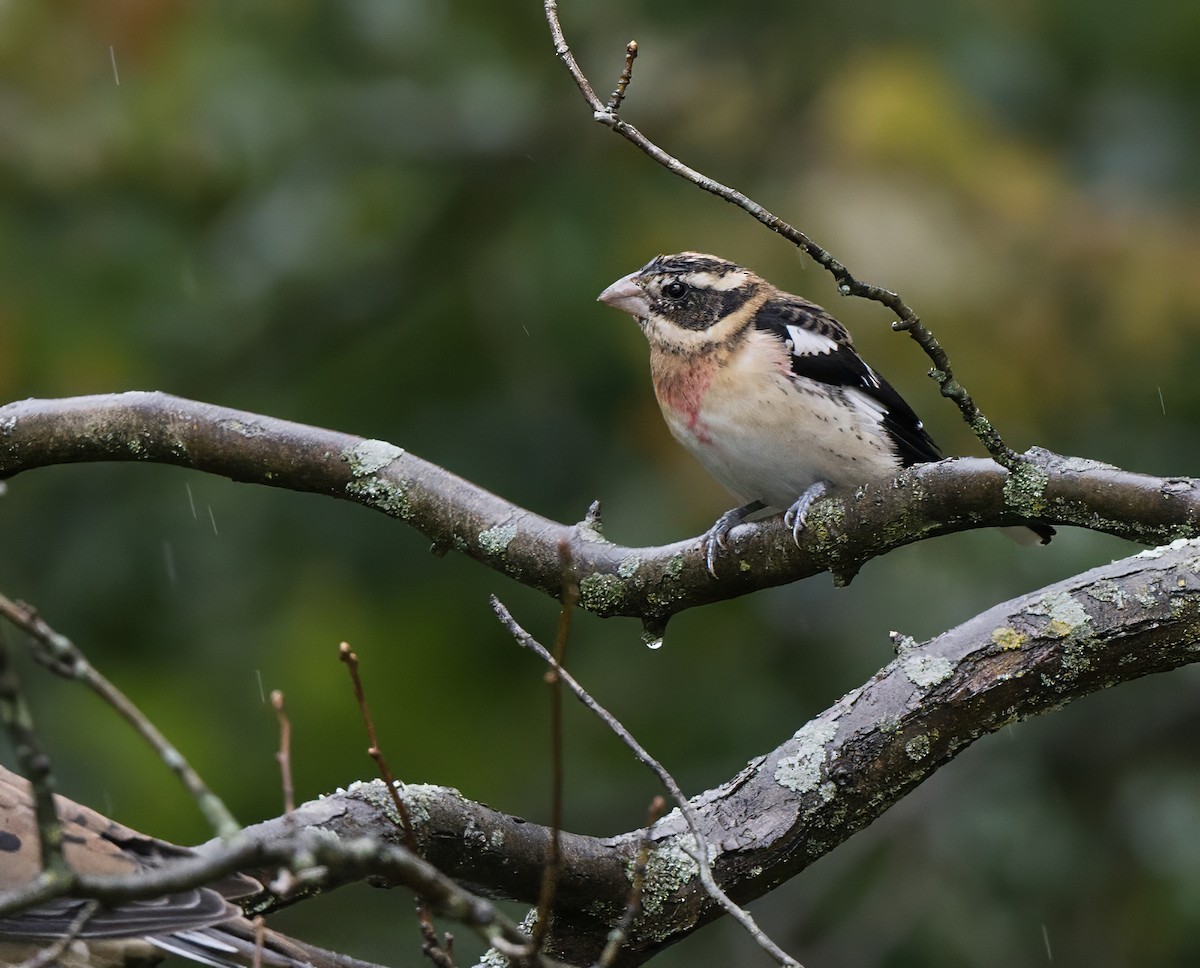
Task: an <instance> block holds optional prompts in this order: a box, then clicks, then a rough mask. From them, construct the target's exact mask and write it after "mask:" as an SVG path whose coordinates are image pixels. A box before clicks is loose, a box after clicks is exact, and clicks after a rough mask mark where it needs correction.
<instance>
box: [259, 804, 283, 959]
mask: <svg viewBox="0 0 1200 968" xmlns="http://www.w3.org/2000/svg"><path fill="white" fill-rule="evenodd" d="M289 812H290V811H289ZM266 938H267V922H266V921H264V920H263V919H262V915H259V916H258V917H256V918H255V919H254V956H253V958H252V960H251V968H262V953H263V943H264V942H265V941H266Z"/></svg>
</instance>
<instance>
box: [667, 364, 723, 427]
mask: <svg viewBox="0 0 1200 968" xmlns="http://www.w3.org/2000/svg"><path fill="white" fill-rule="evenodd" d="M653 369H654V370H656V372H655V373H654V393H655V396H657V397H658V403H659V406H660V407H662V408H663V410H664V411H668V412H669V413H671V414H673V415H674V416H675V418H676V419H677V420H679V421H680V422H682V423H683V424H685V425H686V426H687V430H688V433H689V434H690V435H691V436H692V437H693V438H695V440H696V441H697V442H699V443H701V444H711V443H712V438H711V437H709V435H708V432H707V431H706V430H705V428H704V422H703V421H702V420H701V419H700V405H701V403H702V402H703V401H704V395H705V394H706V393H707V392H708V388H709V387H710V386H711V385H712V382H713V377H714V376H715V375H716V368H715V367H713V366H686V367H680V366H663V367H655V368H653Z"/></svg>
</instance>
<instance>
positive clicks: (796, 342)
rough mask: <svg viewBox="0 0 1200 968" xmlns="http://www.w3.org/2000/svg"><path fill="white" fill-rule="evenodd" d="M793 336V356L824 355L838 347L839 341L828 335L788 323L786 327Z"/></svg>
mask: <svg viewBox="0 0 1200 968" xmlns="http://www.w3.org/2000/svg"><path fill="white" fill-rule="evenodd" d="M784 328H785V329H786V330H787V331H788V335H789V336H790V337H791V338H792V355H793V356H822V355H824V354H825V353H832V352H833V351H834V350H835V349H837V345H838V344H837V343H835V342H834V341H833V340H831V339H830V338H829V337H828V336H822V335H821V334H820V333H814V332H813V331H812V330H811V329H805V328H804V327H803V326H796V325H794V324H793V325H788V326H785V327H784Z"/></svg>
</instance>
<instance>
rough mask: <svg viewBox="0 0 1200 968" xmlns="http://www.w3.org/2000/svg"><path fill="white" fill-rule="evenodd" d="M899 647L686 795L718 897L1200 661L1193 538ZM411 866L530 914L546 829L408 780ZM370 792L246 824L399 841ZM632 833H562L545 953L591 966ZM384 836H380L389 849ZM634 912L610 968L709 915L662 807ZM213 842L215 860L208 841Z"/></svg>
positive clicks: (796, 868)
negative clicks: (1075, 716) (1043, 719)
mask: <svg viewBox="0 0 1200 968" xmlns="http://www.w3.org/2000/svg"><path fill="white" fill-rule="evenodd" d="M898 638H899V641H900V648H899V654H898V656H897V657H896V659H895V660H894V661H892V662H891V663H890V664H889V665H887V666H886V667H884V668H883V669H881V670H880V671H879V672H878V673H877V674H876V675H875V676H874V677H872V679H871V680H870V681H869V682H867V683H866V684H865V685H863V686H862V687H860V688H858V689H856V690H854V691H853V692H851V693H849V694H848V695H846V696H845V697H844V698H842V699H841V700H839V701H838V702H837V703H835V704H834V705H833V706H831V707H830V708H829V709H827V710H826V711H825V712H824V713H822V714H821V715H819V716H817V717H816V718H815V719H813V720H812V721H811V722H809V723H807V724H805V725H804V726H802V727H801V728H800V729H799V730H797V731H796V733H795V734H794V735H793V736H792V737H791V738H789V739H788V740H787V741H786V742H784V743H783V744H782V745H780V746H779V747H777V748H776V749H774V750H772V751H771V752H769V753H767V754H766V755H764V756H760V757H758V758H756V759H755V760H753V761H752V762H751V763H750V765H749V766H748V767H747V768H746V769H744V770H743V771H742V772H741V773H739V774H738V775H737V776H735V777H733V778H731V779H730V780H728V781H727V782H726V783H724V784H722V785H721V786H719V787H716V788H714V789H712V790H708V791H706V792H705V793H702V794H700V795H698V796H695V797H693V798H692V799H691V800H690V804H691V808H692V811H693V812H694V814H695V815H696V817H697V818H698V824H699V826H700V828H701V830H702V831H703V834H704V836H705V838H706V839H707V841H708V847H709V852H710V855H711V857H712V859H713V874H714V876H715V879H716V881H717V883H718V884H719V885H720V886H721V888H722V889H723V890H724V891H725V892H726V893H727V894H728V895H729V896H730V897H732V898H733V899H734V900H735V901H736V902H738V903H739V904H745V903H747V902H749V901H751V900H753V899H754V898H756V897H760V896H762V895H763V894H765V893H767V892H768V891H769V890H771V889H773V888H774V887H776V886H777V885H778V884H779V883H780V882H781V881H782V880H785V879H787V878H789V877H792V876H794V875H795V874H797V873H799V872H800V871H801V870H803V869H804V868H805V867H807V866H808V865H809V864H810V863H812V862H813V861H814V860H816V859H817V858H818V857H821V856H822V855H824V854H826V853H828V852H829V851H830V850H832V849H833V848H835V847H836V846H837V845H838V844H840V843H841V842H842V841H844V840H845V839H847V838H848V837H849V836H850V835H851V834H853V833H854V832H855V831H857V830H859V829H861V828H863V827H865V826H867V825H868V824H869V823H871V822H872V821H873V820H875V819H876V818H877V817H878V816H879V815H880V814H882V813H883V812H884V811H885V810H887V809H888V808H889V807H890V806H891V805H892V804H894V803H895V802H896V801H898V800H899V799H900V798H901V797H903V796H904V795H905V794H907V793H909V792H910V791H911V790H913V789H914V788H915V787H917V786H918V785H919V784H920V783H921V782H922V781H923V780H925V779H926V778H927V777H929V776H931V775H932V774H933V773H934V772H936V770H937V769H938V768H939V767H941V766H942V765H943V764H945V763H946V762H948V761H949V760H950V759H952V758H953V757H954V756H956V755H957V754H958V753H960V752H962V751H963V750H964V749H966V748H967V747H968V746H969V745H970V744H971V743H972V742H974V741H975V740H976V739H978V738H979V737H980V736H983V735H986V734H987V733H991V732H995V731H996V730H998V729H1001V728H1002V727H1004V726H1007V725H1009V724H1011V723H1014V722H1017V721H1019V720H1022V719H1027V718H1029V717H1031V716H1036V715H1039V714H1041V713H1044V712H1047V711H1049V710H1052V709H1057V708H1059V707H1060V706H1063V705H1065V704H1066V703H1068V702H1071V701H1072V700H1075V699H1079V698H1081V697H1083V696H1086V695H1089V694H1091V693H1093V692H1097V691H1099V690H1101V689H1104V688H1107V687H1110V686H1113V685H1116V684H1117V683H1120V682H1124V681H1128V680H1131V679H1136V678H1138V677H1140V676H1144V675H1148V674H1150V673H1153V672H1163V671H1166V670H1169V669H1173V668H1176V667H1178V666H1181V665H1185V664H1188V663H1191V662H1195V661H1197V659H1198V658H1200V541H1191V542H1186V541H1179V542H1175V543H1174V544H1172V545H1171V546H1170V547H1164V548H1158V549H1154V550H1152V551H1146V552H1142V553H1141V554H1138V555H1134V556H1133V557H1130V558H1126V559H1124V560H1122V561H1117V562H1114V563H1112V564H1110V565H1106V566H1104V567H1102V568H1096V569H1093V570H1091V571H1089V572H1086V573H1084V574H1082V575H1079V576H1076V577H1074V578H1071V579H1069V580H1067V581H1063V582H1059V583H1057V584H1054V585H1050V586H1048V587H1046V588H1044V589H1042V590H1040V591H1037V592H1033V593H1031V594H1029V595H1025V596H1022V597H1020V598H1017V599H1014V600H1012V601H1010V602H1006V603H1004V604H1002V605H998V606H996V607H995V608H992V609H989V610H988V611H986V612H984V613H982V614H981V615H978V616H976V617H975V618H973V619H971V620H969V621H968V622H965V623H964V624H962V625H960V626H958V627H957V628H954V629H951V630H950V631H948V632H945V633H943V634H941V635H939V636H936V637H935V638H933V639H930V640H929V641H927V642H923V643H916V642H914V641H912V640H911V639H906V638H905V637H903V636H900V637H898ZM406 796H408V797H409V798H410V802H413V803H415V804H417V808H416V809H414V811H413V812H414V817H415V818H416V825H415V832H416V837H417V841H418V844H419V845H420V849H421V853H422V856H423V857H425V859H426V860H428V861H429V862H430V863H431V864H433V865H434V866H435V867H437V868H438V869H439V870H440V871H442V872H443V873H444V874H446V875H448V876H449V877H451V878H453V879H454V880H455V881H457V882H459V883H462V884H466V885H470V886H471V887H472V888H473V889H474V890H477V891H480V892H481V893H484V894H486V895H488V896H493V897H508V898H514V899H517V900H521V901H525V902H528V903H533V902H534V901H535V900H536V898H537V896H538V889H539V885H540V880H541V869H542V865H543V864H544V859H545V854H546V849H547V845H548V843H549V840H550V836H551V832H550V830H549V828H546V827H542V826H539V825H537V824H532V823H525V822H523V821H520V820H518V819H517V818H514V817H510V816H507V815H505V814H502V813H499V812H497V811H495V810H492V809H491V808H489V807H485V806H483V805H481V804H477V803H472V802H471V801H469V800H467V799H465V798H464V797H463V796H462V795H461V794H460V793H458V791H456V790H449V789H446V788H442V787H431V786H409V787H407V788H406ZM390 810H391V808H390V801H389V799H388V797H387V793H386V791H385V790H384V789H383V787H382V784H380V783H378V782H376V783H370V784H356V785H355V786H354V787H352V788H351V791H350V792H349V793H347V794H342V795H337V796H334V797H331V798H328V799H325V800H321V801H318V802H316V803H313V804H306V805H304V806H303V807H301V808H300V810H299V811H298V814H297V815H294V816H293V817H291V818H280V819H277V820H271V821H267V822H266V823H263V824H259V825H257V826H255V827H252V828H249V830H248V831H247V836H248V837H250V838H251V839H253V840H254V841H256V842H257V841H263V842H267V843H269V842H272V841H273V840H274V839H275V838H278V837H279V836H281V835H283V834H284V833H286V831H287V830H289V829H292V828H293V827H294V826H295V825H296V824H297V823H299V824H302V825H303V826H305V827H306V828H309V827H311V828H314V829H319V830H322V831H326V832H329V833H335V834H337V835H338V836H339V837H362V836H363V835H364V834H367V835H370V836H371V837H372V838H385V839H384V840H383V842H384V843H389V842H394V838H396V837H398V836H399V834H398V832H397V830H396V829H395V822H394V819H389V811H390ZM644 836H645V832H644V831H640V830H639V831H629V832H627V833H624V834H621V835H619V836H615V837H608V838H596V837H584V836H580V835H574V834H569V833H565V832H564V833H563V834H562V835H561V838H562V840H561V852H562V853H561V856H562V870H561V872H560V876H559V885H558V894H557V898H556V904H555V911H554V922H553V929H552V932H551V937H550V939H549V942H548V946H547V951H548V952H549V953H551V954H553V955H555V956H556V957H558V958H561V959H562V960H564V961H566V962H568V963H570V964H590V963H592V962H593V961H594V960H595V959H596V958H597V957H598V956H599V953H600V951H601V950H602V948H603V946H604V942H605V938H606V937H607V933H608V931H609V930H610V929H611V927H612V926H613V925H615V924H617V923H618V922H619V921H620V920H621V918H622V917H623V914H624V911H625V907H626V903H627V898H628V894H629V887H630V883H629V879H630V877H631V876H632V874H631V869H632V862H633V860H634V858H635V857H636V855H637V852H638V849H639V844H640V843H641V841H642V839H643V837H644ZM389 837H390V838H393V840H392V841H388V840H386V838H389ZM650 839H651V842H652V844H653V849H652V850H651V852H650V856H649V861H648V866H647V874H646V883H645V891H644V895H643V912H642V915H641V917H640V918H639V919H638V921H637V922H636V923H635V924H634V926H633V927H632V928H631V930H630V932H629V940H628V943H627V946H626V948H625V949H624V950H623V952H622V953H621V955H620V957H618V959H617V960H616V962H615V964H617V965H623V966H629V965H637V964H641V963H643V962H644V961H646V960H647V959H648V958H650V957H651V956H652V955H653V954H654V953H655V952H656V951H658V950H661V949H662V948H663V947H665V946H667V945H669V944H672V943H674V942H675V941H678V940H680V939H681V938H683V937H685V936H687V935H688V934H690V933H691V932H692V931H694V930H695V929H696V928H697V927H699V926H701V925H702V924H704V923H706V922H708V921H710V920H712V919H713V918H715V917H718V916H719V915H720V912H721V909H720V907H719V906H718V905H717V903H716V902H715V901H713V900H712V898H710V897H709V896H708V894H707V893H706V892H705V891H704V890H702V889H700V887H699V884H698V878H699V872H698V868H697V866H696V864H695V862H694V860H692V859H691V857H690V856H689V854H688V851H689V849H694V846H693V845H694V839H693V835H692V833H691V831H690V830H689V829H688V826H687V824H686V822H685V820H684V819H683V817H682V816H681V815H680V813H679V811H678V810H676V811H673V812H672V813H670V814H668V815H667V816H666V817H664V818H663V819H662V820H660V821H659V822H658V823H656V824H655V825H654V826H653V827H652V828H651V831H650ZM217 849H220V848H219V847H218V848H217Z"/></svg>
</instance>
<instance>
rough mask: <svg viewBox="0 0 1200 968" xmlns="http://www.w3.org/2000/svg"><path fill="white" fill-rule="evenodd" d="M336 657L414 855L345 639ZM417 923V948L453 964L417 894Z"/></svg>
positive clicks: (413, 838) (408, 818)
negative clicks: (345, 676) (348, 676)
mask: <svg viewBox="0 0 1200 968" xmlns="http://www.w3.org/2000/svg"><path fill="white" fill-rule="evenodd" d="M338 658H339V659H341V661H342V662H343V663H344V664H345V666H346V668H347V670H349V672H350V683H351V685H352V686H353V687H354V699H355V701H356V702H357V703H358V711H359V712H360V713H361V714H362V718H363V726H364V727H365V729H366V731H367V742H368V743H369V744H370V745H369V746H368V747H367V755H368V756H370V757H371V759H372V760H374V761H375V769H376V770H378V771H379V778H380V779H381V780H383V783H384V786H386V787H387V791H388V795H389V796H390V797H391V798H392V805H393V806H394V807H395V808H396V813H397V814H399V816H400V829H401V830H402V831H403V833H404V844H405V846H406V847H407V848H408V849H409V851H411V852H412V853H413V854H414V855H415V854H419V853H420V849H419V847H418V846H417V834H416V831H415V830H414V829H413V822H412V814H411V813H410V812H409V809H408V804H406V803H405V802H404V798H403V797H401V796H400V791H399V789H398V786H397V781H396V778H395V777H394V776H393V775H392V770H391V767H389V766H388V762H387V758H386V757H385V756H384V755H383V748H382V747H381V746H380V745H379V734H378V733H377V732H376V731H375V719H374V717H372V716H371V707H370V706H369V705H368V704H367V694H366V690H364V689H363V683H362V677H361V676H360V675H359V671H358V656H357V655H356V654H355V653H354V652H353V651H352V650H351V648H350V643H349V642H343V643H341V645H339V646H338ZM417 923H418V925H419V926H420V929H421V939H422V942H421V951H422V952H423V953H424V954H425V956H426V957H427V958H429V960H430V961H432V962H433V963H434V964H436V965H438V968H454V962H453V960H451V958H450V957H449V955H447V953H446V952H445V951H444V950H443V948H442V946H441V944H440V943H439V941H438V936H437V930H436V929H435V928H434V926H433V917H432V914H431V913H430V910H429V905H428V904H427V903H426V901H425V898H424V897H423V896H421V895H418V896H417Z"/></svg>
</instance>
